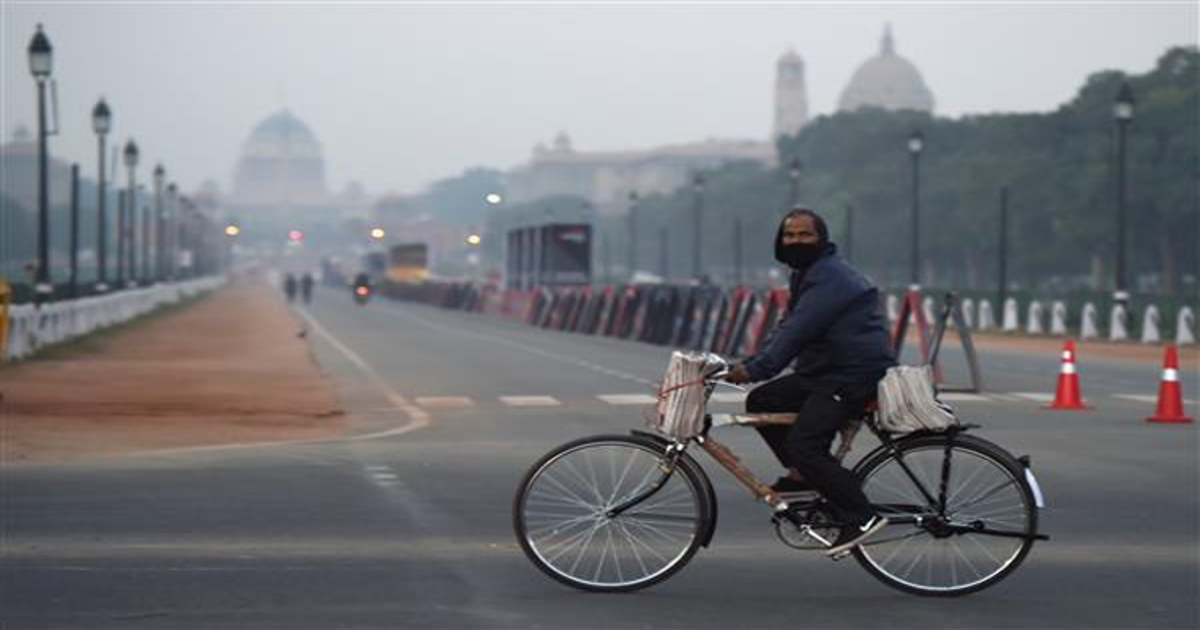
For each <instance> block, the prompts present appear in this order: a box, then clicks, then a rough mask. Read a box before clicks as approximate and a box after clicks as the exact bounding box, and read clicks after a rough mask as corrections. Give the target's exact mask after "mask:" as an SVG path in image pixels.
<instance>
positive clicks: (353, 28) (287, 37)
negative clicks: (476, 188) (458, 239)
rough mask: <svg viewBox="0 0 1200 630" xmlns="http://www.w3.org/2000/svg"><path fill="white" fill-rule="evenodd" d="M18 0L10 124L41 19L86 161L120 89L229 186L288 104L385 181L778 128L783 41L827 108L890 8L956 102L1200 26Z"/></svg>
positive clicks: (70, 131)
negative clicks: (570, 146) (258, 135)
mask: <svg viewBox="0 0 1200 630" xmlns="http://www.w3.org/2000/svg"><path fill="white" fill-rule="evenodd" d="M0 5H2V7H3V8H2V9H0V11H2V20H0V22H2V23H3V24H2V28H3V47H2V51H0V55H2V56H3V58H2V59H0V61H2V66H3V77H2V85H3V92H4V94H3V110H2V112H0V118H2V120H0V123H2V127H3V132H4V138H5V140H8V139H9V138H10V136H11V132H12V130H13V128H14V127H15V126H16V125H17V124H19V123H24V124H26V125H27V126H28V127H29V128H30V129H35V128H36V111H35V91H34V83H33V79H32V78H31V76H30V74H29V70H28V61H27V57H26V52H25V50H26V47H27V46H28V44H29V40H30V37H31V36H32V35H33V32H34V27H35V24H36V23H37V22H42V23H44V25H45V29H46V32H47V35H48V36H49V37H50V39H51V42H52V44H53V46H54V53H55V56H54V77H55V78H56V79H57V80H58V94H59V109H60V116H61V128H62V129H61V134H60V135H58V136H56V137H53V138H52V139H51V151H52V153H53V154H54V155H56V156H59V157H62V158H64V159H67V160H77V161H80V163H81V164H82V165H83V168H84V172H85V174H86V175H87V176H89V177H92V176H94V173H95V165H96V157H95V156H96V148H95V147H96V144H95V137H94V135H93V134H92V132H91V127H90V113H91V108H92V106H93V104H94V103H95V102H96V100H97V98H98V97H99V96H101V95H103V96H105V97H106V98H107V99H108V102H109V104H110V105H111V107H112V108H113V111H114V124H115V128H114V136H115V138H117V139H119V140H121V141H122V142H123V141H124V139H126V138H128V137H129V136H133V137H134V138H135V139H136V140H137V141H138V143H139V145H140V146H141V148H142V155H143V164H147V163H152V162H155V161H158V160H161V161H162V162H163V163H164V164H165V165H166V167H167V169H168V171H169V172H170V176H171V177H173V178H174V179H176V180H177V181H178V182H179V183H180V184H181V186H182V187H184V188H185V189H191V188H193V187H194V186H196V185H198V184H199V183H200V182H202V181H204V180H206V179H213V180H216V181H217V182H218V183H219V184H220V185H221V187H222V188H223V189H225V190H228V189H229V187H230V182H231V179H232V173H233V168H234V165H235V164H236V161H237V158H238V155H239V152H240V149H241V145H242V143H243V142H244V141H245V139H246V137H247V135H248V134H249V133H250V131H251V129H253V127H254V125H255V124H256V123H257V122H258V121H259V120H261V119H262V118H264V117H265V116H267V115H269V114H271V113H272V112H274V111H276V110H278V109H279V108H281V107H284V106H286V107H289V108H290V109H291V110H292V111H293V112H294V113H295V114H296V115H297V116H298V117H300V118H301V119H302V120H304V121H305V122H307V123H308V124H309V125H310V126H311V127H312V129H313V130H314V132H315V133H316V134H317V136H318V138H319V139H320V141H321V142H322V144H323V145H324V148H325V157H326V166H327V174H328V184H329V186H330V188H331V189H333V190H335V191H336V190H340V189H341V188H342V187H344V186H345V184H346V182H347V181H349V180H352V179H354V180H359V181H361V182H362V183H363V184H364V185H365V186H366V187H367V190H368V193H371V194H378V193H382V192H385V191H400V192H414V191H416V190H417V189H419V188H420V187H421V186H423V185H425V184H428V183H429V182H431V181H433V180H436V179H439V178H442V177H446V176H450V175H454V174H457V173H459V172H461V171H462V170H463V169H465V168H467V167H470V166H476V165H485V166H493V167H497V168H503V169H507V168H510V167H512V166H515V165H517V164H520V163H522V162H524V161H526V160H527V159H528V157H529V154H530V150H531V148H532V146H533V145H534V144H535V143H537V142H539V141H549V140H550V139H551V138H552V137H553V135H554V134H555V133H556V132H557V131H559V130H564V131H566V132H567V133H568V134H570V136H571V138H572V140H573V141H574V144H575V147H576V148H577V149H580V150H597V149H626V148H648V147H652V146H657V145H662V144H670V143H681V142H689V141H695V140H701V139H704V138H707V137H717V138H755V139H765V138H766V137H767V136H768V134H769V133H770V129H771V120H772V90H773V85H774V69H775V62H776V60H777V59H778V58H779V56H780V54H782V53H783V52H784V51H785V50H786V49H787V48H788V47H789V46H791V47H794V48H795V49H796V51H797V52H798V53H799V54H800V55H801V57H803V59H804V62H805V64H806V72H807V79H808V93H809V103H810V109H811V112H812V113H813V114H814V115H816V114H823V113H830V112H832V111H833V109H834V108H835V106H836V103H837V99H838V97H839V95H840V93H841V91H842V89H843V88H844V87H845V85H846V82H847V81H848V80H849V78H850V76H851V74H852V73H853V71H854V69H855V68H856V67H857V66H858V65H859V64H861V63H862V62H863V61H864V60H866V59H867V58H868V57H870V56H871V55H874V54H875V53H876V52H877V51H878V49H879V40H880V36H881V34H882V31H883V27H884V24H885V23H886V22H891V24H892V28H893V32H894V34H895V38H896V49H897V52H898V53H899V54H900V55H902V56H904V57H906V58H908V59H909V60H910V61H912V62H913V63H915V64H916V65H917V67H918V68H919V69H920V70H921V72H922V73H923V75H924V77H925V81H926V83H927V84H928V85H929V87H930V89H931V90H932V91H933V93H934V96H935V98H936V100H937V111H938V113H940V114H943V115H951V116H958V115H961V114H964V113H981V112H993V111H1046V110H1050V109H1053V108H1055V107H1056V106H1057V105H1059V104H1060V103H1062V102H1063V101H1065V100H1066V99H1068V98H1070V96H1071V95H1072V94H1074V92H1075V91H1076V90H1077V89H1078V88H1079V86H1080V85H1081V84H1082V82H1083V80H1084V79H1085V77H1086V76H1087V75H1088V74H1090V73H1091V72H1094V71H1097V70H1101V69H1120V70H1125V71H1129V72H1144V71H1146V70H1148V69H1150V68H1151V67H1153V65H1154V62H1155V60H1156V59H1157V58H1158V57H1159V56H1160V55H1161V54H1162V53H1163V52H1164V51H1165V50H1166V48H1167V47H1168V46H1171V45H1181V44H1192V45H1194V44H1196V42H1197V29H1198V25H1197V20H1198V17H1197V3H1196V2H1195V1H1194V0H1190V1H1183V2H1158V3H1152V2H1141V1H1139V2H1086V3H1085V2H1058V3H1046V2H990V3H983V2H971V3H949V2H924V3H870V4H867V3H846V2H842V3H829V2H826V3H815V2H814V3H772V4H749V3H746V2H739V3H736V4H701V3H670V4H668V3H658V4H649V3H616V2H608V3H593V4H577V3H576V4H567V3H555V4H533V3H524V4H504V3H498V2H497V3H470V4H467V3H462V4H450V3H446V2H439V3H426V4H416V3H404V4H402V3H382V2H371V3H366V2H361V3H349V2H339V3H337V4H333V3H312V2H308V3H301V2H273V3H267V2H258V3H248V2H246V3H242V2H220V3H218V2H195V3H170V2H160V1H156V2H153V3H147V2H120V3H103V2H88V3H86V4H82V3H67V2H58V3H55V2H13V1H12V0H0ZM148 170H149V169H148V168H146V167H143V168H142V173H143V175H144V174H145V173H146V172H148Z"/></svg>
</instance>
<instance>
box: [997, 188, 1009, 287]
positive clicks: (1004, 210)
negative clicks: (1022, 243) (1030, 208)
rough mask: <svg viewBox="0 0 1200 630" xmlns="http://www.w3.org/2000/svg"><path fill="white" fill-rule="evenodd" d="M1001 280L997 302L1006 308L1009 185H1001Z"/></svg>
mask: <svg viewBox="0 0 1200 630" xmlns="http://www.w3.org/2000/svg"><path fill="white" fill-rule="evenodd" d="M999 266H1000V281H999V285H1000V286H999V289H1000V292H999V295H998V296H997V297H998V298H999V299H997V300H996V304H999V305H1000V308H1004V301H1005V300H1007V299H1008V186H1001V187H1000V261H999Z"/></svg>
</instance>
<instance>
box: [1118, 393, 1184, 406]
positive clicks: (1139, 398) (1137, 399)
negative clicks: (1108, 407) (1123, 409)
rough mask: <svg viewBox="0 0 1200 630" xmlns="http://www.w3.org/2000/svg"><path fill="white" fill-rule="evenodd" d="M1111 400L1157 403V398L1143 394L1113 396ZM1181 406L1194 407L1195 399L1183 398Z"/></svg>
mask: <svg viewBox="0 0 1200 630" xmlns="http://www.w3.org/2000/svg"><path fill="white" fill-rule="evenodd" d="M1113 398H1123V399H1125V400H1132V401H1135V402H1141V403H1150V404H1154V403H1156V402H1158V396H1149V395H1145V394H1113ZM1183 404H1185V405H1194V404H1196V401H1195V399H1192V398H1184V399H1183Z"/></svg>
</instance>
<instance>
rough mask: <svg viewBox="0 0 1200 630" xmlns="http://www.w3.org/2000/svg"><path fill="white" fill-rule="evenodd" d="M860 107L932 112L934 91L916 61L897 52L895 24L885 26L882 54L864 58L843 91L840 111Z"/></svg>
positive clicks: (881, 47) (880, 49)
mask: <svg viewBox="0 0 1200 630" xmlns="http://www.w3.org/2000/svg"><path fill="white" fill-rule="evenodd" d="M860 107H881V108H883V109H889V110H899V109H912V110H917V111H922V112H931V113H932V112H933V93H932V92H930V91H929V88H928V87H926V85H925V80H924V79H922V78H921V73H920V71H918V70H917V67H916V66H915V65H913V63H912V62H911V61H909V60H907V59H905V58H904V57H901V56H900V55H897V54H896V43H895V41H894V40H893V39H892V27H891V25H890V24H889V25H887V26H886V27H884V32H883V41H882V42H881V43H880V47H879V54H878V55H875V56H874V57H871V58H870V59H868V60H866V61H865V62H863V64H862V65H861V66H859V67H858V70H855V72H854V75H853V76H852V77H851V78H850V83H849V84H848V85H847V86H846V89H845V90H843V91H842V97H841V100H840V101H839V102H838V110H839V111H853V110H856V109H859V108H860Z"/></svg>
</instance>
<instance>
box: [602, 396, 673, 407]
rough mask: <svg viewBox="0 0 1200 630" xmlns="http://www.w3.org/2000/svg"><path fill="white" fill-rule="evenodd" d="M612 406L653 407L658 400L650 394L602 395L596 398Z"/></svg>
mask: <svg viewBox="0 0 1200 630" xmlns="http://www.w3.org/2000/svg"><path fill="white" fill-rule="evenodd" d="M596 398H599V399H600V400H603V401H604V402H606V403H608V404H610V405H653V404H655V403H657V402H658V398H656V397H654V396H651V395H650V394H601V395H599V396H596Z"/></svg>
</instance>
